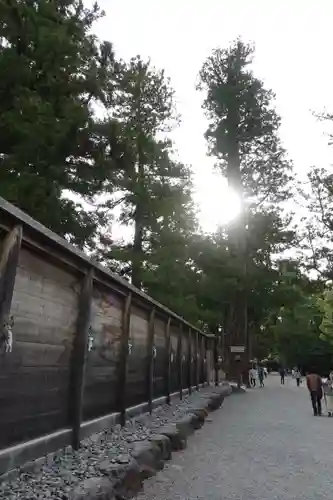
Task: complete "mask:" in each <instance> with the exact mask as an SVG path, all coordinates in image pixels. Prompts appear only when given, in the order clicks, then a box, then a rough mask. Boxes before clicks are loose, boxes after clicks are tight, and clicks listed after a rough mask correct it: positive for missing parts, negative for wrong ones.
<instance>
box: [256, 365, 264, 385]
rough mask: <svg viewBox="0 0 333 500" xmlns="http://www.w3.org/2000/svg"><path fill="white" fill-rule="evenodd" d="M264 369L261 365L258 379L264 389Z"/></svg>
mask: <svg viewBox="0 0 333 500" xmlns="http://www.w3.org/2000/svg"><path fill="white" fill-rule="evenodd" d="M264 376H265V374H264V368H263V367H262V366H261V365H259V367H258V377H259V383H260V387H264Z"/></svg>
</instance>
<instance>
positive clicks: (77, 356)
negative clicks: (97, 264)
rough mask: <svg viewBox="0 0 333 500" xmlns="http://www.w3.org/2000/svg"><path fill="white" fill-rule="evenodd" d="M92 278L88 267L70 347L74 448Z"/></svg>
mask: <svg viewBox="0 0 333 500" xmlns="http://www.w3.org/2000/svg"><path fill="white" fill-rule="evenodd" d="M93 280H94V271H93V269H92V268H90V269H89V270H88V271H87V273H86V275H85V276H84V278H83V280H82V287H81V291H80V298H79V304H78V316H77V323H76V332H75V337H74V342H73V349H72V359H71V381H70V394H69V395H68V396H69V406H70V410H71V421H72V427H73V435H72V446H73V448H74V449H75V450H77V449H78V448H79V446H80V440H81V439H80V438H81V422H82V414H83V394H84V385H85V384H84V381H85V374H86V361H87V346H88V333H89V328H90V319H91V299H92V290H93V286H94V285H93Z"/></svg>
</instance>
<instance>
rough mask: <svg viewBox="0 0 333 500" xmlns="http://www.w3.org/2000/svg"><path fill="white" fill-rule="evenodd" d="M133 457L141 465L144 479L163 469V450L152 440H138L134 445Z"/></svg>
mask: <svg viewBox="0 0 333 500" xmlns="http://www.w3.org/2000/svg"><path fill="white" fill-rule="evenodd" d="M132 457H133V458H134V460H135V461H136V462H137V463H138V465H139V467H140V473H141V477H142V479H147V478H148V477H151V476H154V475H155V474H156V471H158V470H161V469H163V467H164V463H163V460H162V451H161V449H160V447H159V446H158V445H157V444H156V443H154V442H152V441H137V442H136V443H134V445H133V449H132Z"/></svg>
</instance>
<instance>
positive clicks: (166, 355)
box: [165, 316, 171, 405]
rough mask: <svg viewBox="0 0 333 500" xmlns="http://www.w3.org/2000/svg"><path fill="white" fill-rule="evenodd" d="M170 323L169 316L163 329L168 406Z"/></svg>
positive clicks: (167, 400) (168, 401)
mask: <svg viewBox="0 0 333 500" xmlns="http://www.w3.org/2000/svg"><path fill="white" fill-rule="evenodd" d="M170 323H171V318H170V316H169V317H168V321H167V324H166V329H165V388H166V402H167V404H168V405H169V404H170V392H171V364H170V354H171V353H170Z"/></svg>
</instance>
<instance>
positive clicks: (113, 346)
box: [83, 285, 123, 420]
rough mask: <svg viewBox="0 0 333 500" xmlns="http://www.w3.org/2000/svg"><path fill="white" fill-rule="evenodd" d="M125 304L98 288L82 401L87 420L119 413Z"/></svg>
mask: <svg viewBox="0 0 333 500" xmlns="http://www.w3.org/2000/svg"><path fill="white" fill-rule="evenodd" d="M122 303H123V299H122V297H119V296H117V295H116V294H115V293H112V291H110V290H108V289H107V288H106V287H105V288H104V287H101V286H100V285H99V286H96V285H95V287H94V291H93V297H92V308H91V327H90V335H91V337H92V339H93V340H92V348H91V350H90V351H88V352H87V361H86V374H85V387H84V397H83V419H84V420H87V419H90V418H95V417H98V416H101V415H105V414H107V413H111V412H113V411H116V410H117V374H118V372H117V364H118V361H119V356H120V339H121V318H122Z"/></svg>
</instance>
